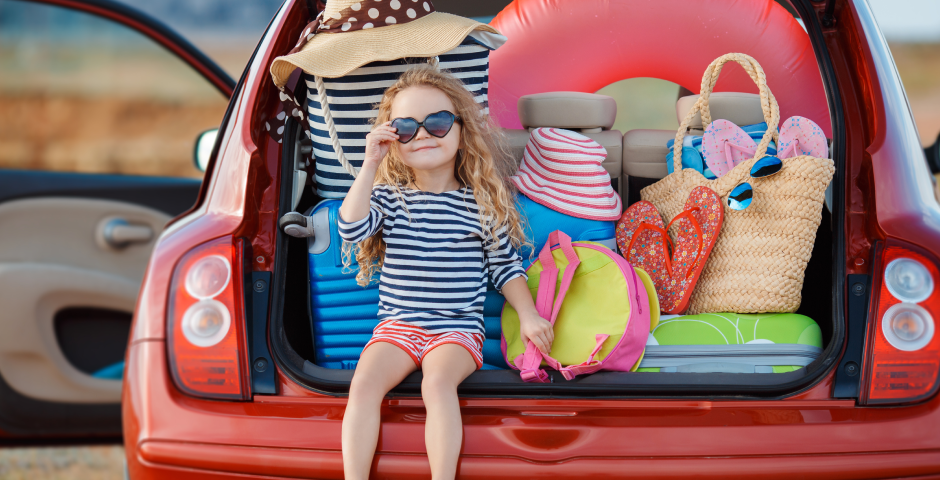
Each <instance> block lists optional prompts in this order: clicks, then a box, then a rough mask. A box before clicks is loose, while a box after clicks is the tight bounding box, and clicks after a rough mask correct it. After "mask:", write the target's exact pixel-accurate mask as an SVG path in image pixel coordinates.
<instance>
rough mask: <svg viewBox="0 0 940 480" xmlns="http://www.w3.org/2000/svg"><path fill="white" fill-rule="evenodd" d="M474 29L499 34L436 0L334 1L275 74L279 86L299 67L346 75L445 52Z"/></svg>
mask: <svg viewBox="0 0 940 480" xmlns="http://www.w3.org/2000/svg"><path fill="white" fill-rule="evenodd" d="M474 30H482V31H486V32H492V33H499V32H498V31H496V29H494V28H493V27H491V26H489V25H486V24H484V23H480V22H477V21H475V20H471V19H469V18H464V17H459V16H457V15H451V14H449V13H443V12H436V11H434V5H433V4H432V3H431V0H329V2H327V4H326V8H325V9H324V10H323V12H321V13H320V15H318V16H317V18H316V19H315V20H314V21H313V22H311V23H310V24H309V25H307V27H306V28H305V29H304V31H303V34H302V35H301V38H300V41H299V42H298V43H297V46H296V47H294V49H293V50H291V52H290V53H289V54H288V55H285V56H283V57H278V58H276V59H275V60H274V63H273V64H272V65H271V74H272V75H273V76H274V82H275V83H276V84H277V86H278V87H283V86H284V85H285V84H286V83H287V80H288V78H289V77H290V75H291V73H292V72H293V71H294V70H295V69H297V68H300V69H302V70H303V71H304V72H306V73H308V74H310V75H315V76H318V77H325V78H336V77H342V76H343V75H346V74H348V73H349V72H351V71H353V70H355V69H356V68H359V67H361V66H363V65H365V64H367V63H370V62H375V61H383V60H396V59H399V58H405V57H434V56H437V55H440V54H442V53H445V52H447V51H449V50H452V49H454V48H455V47H457V46H458V45H460V43H461V42H463V40H464V38H466V37H467V35H468V34H469V33H470V32H473V31H474Z"/></svg>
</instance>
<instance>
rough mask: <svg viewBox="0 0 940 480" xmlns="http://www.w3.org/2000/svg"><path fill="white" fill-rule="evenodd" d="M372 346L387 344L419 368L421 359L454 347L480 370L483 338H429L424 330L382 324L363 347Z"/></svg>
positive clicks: (466, 335)
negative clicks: (466, 352) (461, 350)
mask: <svg viewBox="0 0 940 480" xmlns="http://www.w3.org/2000/svg"><path fill="white" fill-rule="evenodd" d="M375 342H387V343H391V344H392V345H395V346H396V347H398V348H400V349H402V350H404V351H405V353H407V354H408V355H409V356H410V357H411V359H412V360H414V362H415V365H417V366H419V367H420V366H421V361H422V360H424V356H425V355H427V354H428V352H430V351H431V350H434V349H435V348H437V347H439V346H441V345H444V344H448V343H453V344H457V345H460V346H461V347H463V348H465V349H466V350H467V351H468V352H470V355H471V356H473V361H474V362H476V364H477V368H480V367H482V366H483V335H481V334H479V333H470V332H447V333H438V334H432V333H428V331H427V330H425V329H423V328H421V327H417V326H415V325H412V324H410V323H408V322H402V321H398V320H385V321H383V322H382V323H380V324H378V326H376V327H375V330H373V331H372V340H369V343H367V344H366V347H365V348H369V345H372V344H373V343H375Z"/></svg>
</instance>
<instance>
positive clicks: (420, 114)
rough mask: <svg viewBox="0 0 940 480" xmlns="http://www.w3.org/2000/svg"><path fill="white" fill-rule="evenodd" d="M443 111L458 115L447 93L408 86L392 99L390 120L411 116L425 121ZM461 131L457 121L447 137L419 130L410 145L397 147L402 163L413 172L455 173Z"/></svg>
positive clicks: (423, 87) (401, 144)
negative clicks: (429, 116) (438, 171)
mask: <svg viewBox="0 0 940 480" xmlns="http://www.w3.org/2000/svg"><path fill="white" fill-rule="evenodd" d="M441 110H447V111H448V112H451V113H453V114H454V115H456V114H457V110H456V109H455V108H454V104H453V103H452V102H451V101H450V98H448V97H447V95H445V94H444V92H442V91H440V90H438V89H436V88H434V87H428V86H416V87H408V88H406V89H404V90H402V91H400V92H398V95H395V99H394V100H392V112H391V119H393V120H394V119H396V118H407V117H411V118H413V119H415V120H417V121H419V122H423V121H424V118H425V117H427V116H428V115H430V114H432V113H437V112H440V111H441ZM460 130H461V129H460V123H459V122H454V126H453V127H452V128H451V129H450V132H447V135H445V136H444V138H437V137H435V136H433V135H431V134H429V133H428V132H427V130H425V129H424V127H421V128H419V129H418V132H417V133H416V134H415V137H414V138H413V139H412V140H411V141H410V142H408V143H399V144H398V145H397V147H398V151H399V153H400V155H401V159H402V161H404V162H405V165H408V166H409V167H411V168H412V169H414V170H443V169H450V171H451V172H453V169H454V163H455V162H456V161H457V149H458V148H459V147H460Z"/></svg>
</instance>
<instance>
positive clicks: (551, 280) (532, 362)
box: [513, 230, 600, 383]
mask: <svg viewBox="0 0 940 480" xmlns="http://www.w3.org/2000/svg"><path fill="white" fill-rule="evenodd" d="M555 244H557V245H558V247H559V248H561V250H562V252H564V254H565V258H567V259H568V266H566V267H565V272H564V273H563V274H562V277H561V286H560V287H559V289H558V297H557V298H556V297H555V287H556V286H557V285H558V266H557V265H556V264H555V258H554V257H553V256H552V250H553V249H552V246H553V245H555ZM539 262H540V263H541V264H542V271H541V272H540V273H539V290H538V293H537V295H536V297H535V309H536V310H537V311H538V312H539V315H540V316H541V317H542V318H545V319H548V321H549V322H550V323H551V324H552V325H555V320H556V319H557V318H558V313H559V312H560V311H561V304H562V302H563V301H564V299H565V294H567V293H568V288H569V287H571V281H572V280H573V279H574V272H575V270H577V268H578V265H580V264H581V259H580V258H578V254H577V253H575V251H574V247H572V246H571V237H569V236H568V235H565V233H564V232H562V231H561V230H555V231H554V232H552V233H551V234H549V235H548V241H547V242H545V246H544V247H542V251H541V252H539ZM598 350H600V349H598ZM519 357H522V358H519ZM519 357H516V358H515V359H514V360H513V363H515V364H516V365H520V370H521V372H520V375H521V376H522V380H523V381H526V382H538V383H549V382H551V381H552V378H551V377H549V376H548V374H547V373H545V370H544V369H541V368H539V367H540V366H541V364H542V359H544V360H545V361H546V362H547V363H548V366H550V367H552V368H554V369H555V370H561V369H562V367H561V364H560V363H558V360H555V359H554V358H552V357H551V356H550V355H548V354H547V353H542V351H541V350H539V349H538V347H536V346H535V343H534V342H531V341H530V342H529V344H528V345H526V349H525V353H523V354H522V355H520V356H519Z"/></svg>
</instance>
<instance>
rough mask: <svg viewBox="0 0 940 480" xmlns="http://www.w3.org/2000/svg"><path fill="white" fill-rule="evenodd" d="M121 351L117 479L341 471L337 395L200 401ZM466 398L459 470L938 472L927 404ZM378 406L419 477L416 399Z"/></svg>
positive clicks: (386, 465)
mask: <svg viewBox="0 0 940 480" xmlns="http://www.w3.org/2000/svg"><path fill="white" fill-rule="evenodd" d="M127 358H128V363H127V365H128V367H127V376H126V380H125V392H124V402H123V409H124V439H125V447H126V454H127V462H128V469H129V472H130V478H132V479H134V480H144V479H158V478H174V479H176V478H187V477H189V478H245V475H247V476H254V477H256V478H285V477H292V478H342V454H341V452H340V451H339V435H340V427H341V423H342V414H343V411H344V409H343V406H344V401H343V399H341V398H334V397H325V396H324V397H311V396H305V395H302V394H303V393H305V392H301V391H299V390H295V391H290V390H291V387H290V385H283V386H282V387H283V389H284V390H285V392H284V395H286V396H280V397H264V398H258V399H256V401H254V402H223V401H209V400H201V399H196V398H193V397H189V396H186V395H183V394H182V393H180V392H178V391H177V390H176V388H175V387H174V385H173V382H172V380H171V379H170V378H169V374H168V371H167V359H166V345H165V343H164V342H162V341H157V340H154V341H139V342H135V343H134V344H132V345H131V348H130V350H129V352H128V357H127ZM299 394H301V396H297V395H299ZM290 395H293V396H290ZM470 401H471V400H468V401H467V402H470ZM472 401H473V402H476V403H481V402H482V403H486V402H490V403H492V405H490V406H485V405H484V406H483V407H480V406H477V407H473V406H469V407H468V408H467V409H466V418H465V426H464V428H465V433H464V444H465V448H464V452H465V453H464V455H463V456H462V457H461V461H460V467H459V468H460V470H459V474H460V477H461V478H485V479H486V480H497V479H502V478H507V479H508V478H512V479H513V480H516V479H519V478H534V477H552V478H587V477H589V476H592V475H602V476H613V475H630V476H639V477H643V476H653V475H655V476H658V477H667V478H668V477H674V478H689V477H695V478H753V477H754V476H755V474H759V475H760V476H761V477H762V478H781V479H783V478H787V479H789V478H806V479H812V478H820V479H822V478H897V477H910V476H925V475H931V474H940V446H938V445H937V443H938V440H937V437H936V435H935V433H936V429H937V428H938V423H940V411H938V408H940V406H938V405H937V403H938V402H931V403H928V404H923V405H920V406H916V407H910V408H904V409H898V408H894V409H873V408H857V407H854V405H852V404H851V402H836V401H825V400H821V401H742V402H707V401H702V402H697V401H687V402H686V401H671V402H668V401H642V400H640V401H617V400H610V401H602V402H603V405H604V408H603V409H601V410H597V407H590V408H593V409H594V410H593V413H592V411H591V410H590V409H588V407H584V406H577V405H569V407H570V408H572V409H579V410H580V413H573V412H568V413H571V414H572V415H574V416H572V415H565V416H559V412H560V411H557V408H561V407H560V406H558V405H555V402H556V401H550V400H531V401H525V402H524V403H526V404H527V405H529V404H532V405H530V406H529V407H526V408H527V409H529V408H536V407H535V406H533V405H541V407H538V408H540V409H543V410H546V411H545V412H541V413H540V412H521V411H515V412H513V411H511V410H510V409H508V408H504V407H499V408H497V404H505V403H506V401H505V400H499V399H494V400H492V401H490V400H485V399H479V400H472ZM559 401H561V400H559ZM561 402H562V404H564V403H566V402H565V401H561ZM585 402H587V401H585ZM591 402H592V403H597V402H596V401H591ZM549 403H551V404H552V405H549ZM567 403H571V404H576V403H578V402H567ZM582 403H583V402H582ZM698 404H701V405H698ZM829 404H833V405H829ZM553 408H554V410H552V409H553ZM388 409H389V410H388V417H387V422H386V424H384V426H383V434H382V439H381V440H380V447H379V454H377V455H376V462H375V467H374V468H375V474H376V476H377V477H380V478H430V473H429V467H428V463H427V457H426V455H425V454H424V441H423V434H422V433H423V429H424V420H423V417H424V415H423V405H422V404H421V403H420V400H418V399H413V400H407V399H399V400H393V401H390V402H389V407H388ZM561 413H566V412H561ZM527 415H528V416H527ZM383 416H384V414H383ZM900 449H904V450H900ZM386 452H387V453H386ZM858 452H864V453H858Z"/></svg>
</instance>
